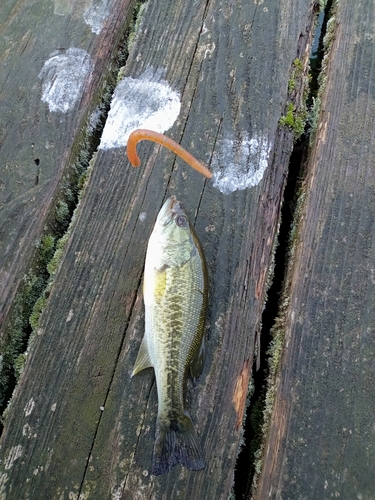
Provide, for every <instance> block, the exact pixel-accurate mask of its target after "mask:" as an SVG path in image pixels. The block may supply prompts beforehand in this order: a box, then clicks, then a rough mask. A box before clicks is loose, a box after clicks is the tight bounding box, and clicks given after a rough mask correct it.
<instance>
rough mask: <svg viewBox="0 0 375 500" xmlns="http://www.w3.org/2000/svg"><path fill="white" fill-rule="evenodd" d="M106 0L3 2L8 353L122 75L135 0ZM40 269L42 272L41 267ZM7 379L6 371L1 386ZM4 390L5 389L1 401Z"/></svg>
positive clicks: (0, 312)
mask: <svg viewBox="0 0 375 500" xmlns="http://www.w3.org/2000/svg"><path fill="white" fill-rule="evenodd" d="M104 3H105V5H104V6H102V7H101V6H100V5H98V6H96V9H95V6H94V5H93V2H92V1H91V0H90V1H87V2H85V5H75V2H65V1H62V0H55V1H54V2H46V1H45V0H37V1H33V2H23V1H21V0H18V1H17V0H12V1H9V0H7V1H5V2H1V6H0V33H1V38H0V62H1V65H0V89H1V111H2V112H1V114H0V149H1V172H0V350H1V352H2V354H4V350H5V345H6V344H7V342H8V341H9V339H8V336H11V335H12V332H11V330H12V328H13V327H12V324H15V323H17V322H18V323H19V319H18V318H15V317H14V316H15V315H14V314H13V316H12V317H11V318H10V316H9V315H10V310H11V309H12V307H13V312H14V306H15V302H14V299H15V296H16V293H17V291H19V289H20V286H21V288H22V286H23V287H24V286H25V282H24V281H23V278H24V275H25V274H27V273H28V272H29V270H30V268H32V267H33V264H32V261H33V258H34V256H35V253H36V246H37V242H38V240H40V238H41V235H42V233H43V232H44V233H46V232H47V233H50V234H51V233H52V234H55V236H56V232H58V231H61V230H64V231H65V230H66V221H65V217H66V216H67V212H69V209H68V208H69V205H71V204H72V202H73V201H74V190H75V189H76V184H77V182H78V179H77V177H79V175H80V173H81V172H78V173H77V171H76V170H75V169H74V168H73V164H74V163H75V164H76V166H78V170H79V166H80V163H82V155H81V157H80V153H82V152H84V150H85V149H86V150H87V149H88V148H89V147H90V144H89V142H90V141H92V140H93V138H92V137H87V136H85V133H84V129H85V122H86V121H87V120H88V118H89V115H90V113H92V112H93V111H94V110H95V108H96V107H97V106H98V105H99V104H100V103H101V100H102V98H103V87H107V88H109V87H110V85H111V84H112V85H113V84H114V82H113V81H111V79H112V80H113V74H111V72H112V71H113V69H115V68H116V64H117V65H118V62H116V61H114V60H113V58H114V56H115V55H116V57H117V56H118V50H119V49H118V47H119V43H120V40H121V37H123V36H124V32H125V31H126V29H127V26H128V22H129V19H128V18H129V13H130V0H111V1H109V2H104ZM92 30H94V31H95V33H94V32H93V31H92ZM117 69H118V68H117ZM116 71H117V70H116ZM93 128H95V127H93ZM86 152H87V151H86ZM58 200H59V202H58ZM59 203H60V204H59ZM59 207H60V210H58V208H59ZM64 226H65V227H64ZM33 271H34V272H35V274H37V273H38V270H36V269H35V266H34V268H33ZM34 288H37V286H36V287H34ZM35 293H38V290H36V291H35V290H34V294H35ZM39 293H40V290H39ZM10 321H11V322H12V324H10ZM26 324H27V318H26ZM20 342H21V343H22V339H21V340H20ZM5 357H6V355H5ZM3 362H4V363H3V364H5V365H6V364H7V363H8V364H9V360H7V359H3ZM5 368H6V369H7V366H5ZM3 383H5V382H4V380H3V378H2V376H0V387H1V386H2V384H3ZM0 392H1V391H0ZM1 399H2V395H1V394H0V407H1V403H2V401H1Z"/></svg>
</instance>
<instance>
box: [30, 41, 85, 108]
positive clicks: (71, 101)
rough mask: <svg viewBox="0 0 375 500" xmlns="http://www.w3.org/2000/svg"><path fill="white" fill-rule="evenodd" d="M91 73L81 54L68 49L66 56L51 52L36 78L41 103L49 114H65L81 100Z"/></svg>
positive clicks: (79, 50)
mask: <svg viewBox="0 0 375 500" xmlns="http://www.w3.org/2000/svg"><path fill="white" fill-rule="evenodd" d="M92 70H93V62H92V60H91V57H90V55H89V54H88V53H87V52H86V51H85V50H82V49H78V48H75V47H71V48H70V49H68V50H67V51H66V52H61V51H56V52H53V53H52V54H51V57H50V58H49V59H48V60H47V61H46V62H45V63H44V66H43V68H42V70H41V71H40V73H39V75H38V76H39V78H40V79H41V80H42V101H43V102H46V103H47V104H48V106H49V110H50V111H53V112H57V111H60V112H61V113H66V112H67V111H69V110H70V109H72V108H73V107H74V105H75V104H76V103H77V102H78V100H79V99H80V97H81V96H82V93H83V89H84V86H85V84H86V83H87V82H88V81H89V80H90V78H91V73H92Z"/></svg>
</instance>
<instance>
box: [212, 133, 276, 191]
mask: <svg viewBox="0 0 375 500" xmlns="http://www.w3.org/2000/svg"><path fill="white" fill-rule="evenodd" d="M270 151H271V144H270V142H269V140H268V138H267V137H266V136H264V135H261V134H259V135H254V136H253V137H249V135H248V133H247V132H244V133H242V134H241V137H239V138H238V139H237V138H236V139H235V138H233V137H228V138H224V139H222V140H219V141H218V143H217V147H216V150H215V152H214V154H213V158H212V163H211V170H212V171H213V185H214V187H216V188H217V189H219V190H220V191H221V192H222V193H224V194H229V193H232V192H233V191H238V190H242V189H247V188H249V187H252V186H256V185H257V184H259V182H260V181H261V180H262V178H263V174H264V171H265V170H266V168H267V165H268V158H269V154H270Z"/></svg>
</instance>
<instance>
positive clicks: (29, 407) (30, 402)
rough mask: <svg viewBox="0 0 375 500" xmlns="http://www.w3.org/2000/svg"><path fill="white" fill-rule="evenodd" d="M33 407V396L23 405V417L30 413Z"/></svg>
mask: <svg viewBox="0 0 375 500" xmlns="http://www.w3.org/2000/svg"><path fill="white" fill-rule="evenodd" d="M34 408H35V401H34V400H33V398H31V399H30V401H29V402H28V403H27V405H26V406H25V408H24V409H23V411H24V412H25V417H28V416H29V415H31V413H32V411H33V410H34Z"/></svg>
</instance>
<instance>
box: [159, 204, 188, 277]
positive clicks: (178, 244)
mask: <svg viewBox="0 0 375 500" xmlns="http://www.w3.org/2000/svg"><path fill="white" fill-rule="evenodd" d="M193 231H194V230H193V228H192V227H191V225H190V222H189V218H188V216H187V214H186V212H185V209H184V207H183V205H182V203H181V202H180V201H178V200H177V199H176V197H175V196H171V197H170V198H168V199H167V201H166V202H165V203H164V205H163V206H162V208H161V210H160V212H159V214H158V217H157V219H156V223H155V227H154V230H153V233H152V235H151V238H150V243H151V246H150V244H149V247H151V249H152V250H151V251H152V252H154V256H155V258H156V260H157V261H158V263H157V266H155V267H157V268H159V269H161V268H162V267H176V266H177V267H178V266H181V265H182V264H184V263H185V262H187V261H188V260H189V259H190V258H191V257H192V256H194V255H195V254H196V252H197V248H196V245H195V241H194V237H193Z"/></svg>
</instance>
